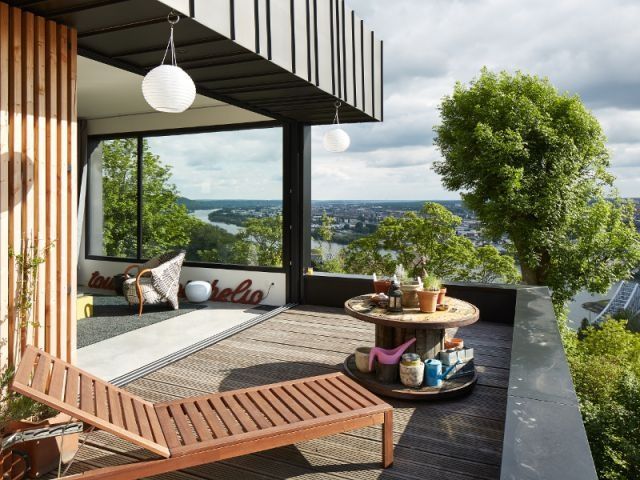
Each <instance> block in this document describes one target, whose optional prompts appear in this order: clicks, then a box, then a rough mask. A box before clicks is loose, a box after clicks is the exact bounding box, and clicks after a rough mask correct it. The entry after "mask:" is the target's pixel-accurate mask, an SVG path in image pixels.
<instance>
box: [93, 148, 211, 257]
mask: <svg viewBox="0 0 640 480" xmlns="http://www.w3.org/2000/svg"><path fill="white" fill-rule="evenodd" d="M142 152H143V156H142V172H143V176H142V191H143V202H142V205H143V212H142V239H143V245H142V247H143V248H142V253H143V256H145V257H152V256H154V255H157V254H159V253H163V252H166V251H167V250H171V249H174V248H181V247H184V246H185V245H187V244H188V243H189V239H190V232H191V230H192V229H193V228H194V227H195V226H196V225H197V223H198V222H199V223H202V222H200V221H199V220H197V219H195V218H193V217H192V216H190V215H189V213H188V211H187V209H186V207H185V206H184V205H180V204H178V202H177V200H178V191H177V188H176V186H175V185H174V184H172V183H171V181H170V180H171V167H169V166H166V165H163V164H162V162H161V161H160V157H159V156H158V155H154V154H153V153H152V152H151V151H150V150H149V145H148V143H147V141H146V140H143V145H142ZM102 155H103V164H102V175H103V179H102V189H103V211H104V232H103V247H104V251H105V254H106V255H108V256H114V257H135V256H136V255H137V252H136V248H137V246H136V245H137V243H136V242H137V232H136V222H135V219H136V218H137V203H138V201H137V198H136V194H135V192H136V191H137V158H138V156H137V140H136V139H134V138H126V139H117V140H110V141H105V142H102Z"/></svg>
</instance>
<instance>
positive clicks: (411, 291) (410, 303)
mask: <svg viewBox="0 0 640 480" xmlns="http://www.w3.org/2000/svg"><path fill="white" fill-rule="evenodd" d="M419 288H420V286H419V285H418V282H410V283H403V284H402V285H400V290H402V306H403V307H405V308H418V303H419V302H418V294H417V292H418V289H419Z"/></svg>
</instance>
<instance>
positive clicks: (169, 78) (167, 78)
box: [142, 65, 196, 113]
mask: <svg viewBox="0 0 640 480" xmlns="http://www.w3.org/2000/svg"><path fill="white" fill-rule="evenodd" d="M142 94H143V95H144V99H145V100H146V101H147V103H148V104H149V105H151V107H152V108H154V109H155V110H158V111H159V112H169V113H180V112H184V111H185V110H186V109H188V108H189V107H190V106H191V105H192V104H193V101H194V100H195V98H196V86H195V84H194V83H193V80H191V77H190V76H189V75H188V74H187V72H185V71H184V70H183V69H181V68H180V67H178V66H177V65H160V66H157V67H156V68H154V69H153V70H151V71H150V72H149V73H147V75H146V76H145V77H144V80H142Z"/></svg>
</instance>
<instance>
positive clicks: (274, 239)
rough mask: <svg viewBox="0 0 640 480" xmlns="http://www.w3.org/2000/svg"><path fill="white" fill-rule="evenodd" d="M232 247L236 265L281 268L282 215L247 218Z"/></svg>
mask: <svg viewBox="0 0 640 480" xmlns="http://www.w3.org/2000/svg"><path fill="white" fill-rule="evenodd" d="M237 239H238V240H237V241H236V242H235V243H234V244H233V247H232V253H231V255H232V259H233V261H234V262H235V263H238V264H248V265H266V266H277V267H279V266H282V215H276V216H273V217H263V218H249V219H247V221H246V222H245V227H244V230H243V231H242V232H241V233H239V234H238V235H237Z"/></svg>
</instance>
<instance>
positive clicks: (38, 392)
mask: <svg viewBox="0 0 640 480" xmlns="http://www.w3.org/2000/svg"><path fill="white" fill-rule="evenodd" d="M11 389H12V390H13V391H15V392H18V393H21V394H23V395H25V396H28V397H30V398H32V399H34V400H36V401H38V402H40V403H43V404H45V405H48V406H50V407H51V408H54V409H55V410H58V411H60V412H62V413H66V414H68V415H70V416H71V417H72V418H76V419H78V420H81V421H83V422H85V423H87V424H89V425H92V426H94V427H96V428H99V429H100V430H104V431H106V432H109V433H112V434H113V435H116V436H118V437H120V438H122V439H123V440H127V441H129V442H131V443H134V444H136V445H139V446H141V447H143V448H146V449H147V450H149V451H151V452H154V453H157V454H158V455H161V456H163V457H167V458H168V457H170V456H171V455H170V452H169V449H168V447H167V443H166V440H165V437H164V434H163V432H162V428H161V427H160V423H159V421H158V415H157V413H156V410H155V408H154V406H153V404H152V403H150V402H148V401H146V400H144V399H142V398H140V397H138V396H136V395H132V394H131V393H129V392H126V391H124V390H122V389H120V388H117V387H115V386H113V385H111V384H109V383H107V382H105V381H104V380H100V379H99V378H97V377H95V376H93V375H91V374H89V373H87V372H85V371H83V370H81V369H79V368H76V367H74V366H73V365H71V364H69V363H67V362H64V361H62V360H60V359H59V358H56V357H53V356H51V355H49V354H48V353H46V352H44V351H42V350H40V349H37V348H35V347H33V346H29V347H27V349H26V351H25V353H24V355H23V356H22V360H21V362H20V365H19V366H18V369H17V371H16V374H15V377H14V380H13V383H12V385H11Z"/></svg>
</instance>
